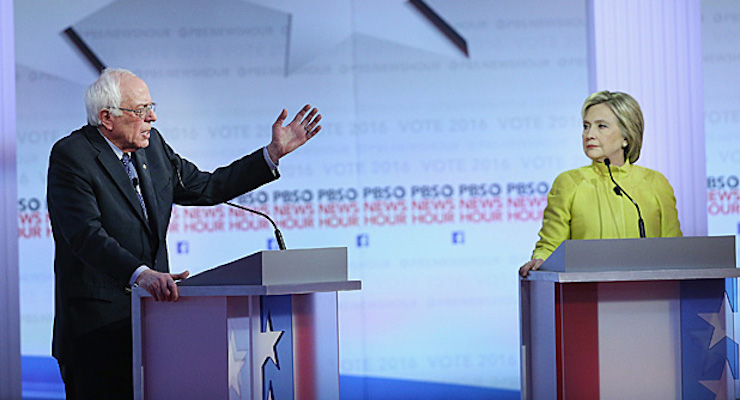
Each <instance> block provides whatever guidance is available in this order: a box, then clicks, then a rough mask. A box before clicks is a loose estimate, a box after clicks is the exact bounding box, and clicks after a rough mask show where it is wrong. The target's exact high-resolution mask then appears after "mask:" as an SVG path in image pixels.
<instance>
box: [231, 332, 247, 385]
mask: <svg viewBox="0 0 740 400" xmlns="http://www.w3.org/2000/svg"><path fill="white" fill-rule="evenodd" d="M229 336H230V337H229V388H230V389H234V391H235V392H236V394H237V396H239V397H241V395H242V393H241V392H242V382H241V371H242V367H244V364H245V363H246V359H247V352H246V351H244V350H237V349H236V338H235V337H234V331H233V330H232V331H231V334H230V335H229Z"/></svg>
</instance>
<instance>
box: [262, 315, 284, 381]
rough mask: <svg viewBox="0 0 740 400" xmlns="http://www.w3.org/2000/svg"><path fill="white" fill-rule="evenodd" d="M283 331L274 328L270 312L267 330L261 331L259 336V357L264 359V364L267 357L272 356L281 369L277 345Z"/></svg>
mask: <svg viewBox="0 0 740 400" xmlns="http://www.w3.org/2000/svg"><path fill="white" fill-rule="evenodd" d="M283 333H285V331H273V330H272V320H271V319H270V315H269V314H268V315H267V327H266V330H265V332H260V334H259V335H258V337H257V341H258V344H257V357H259V358H258V359H259V360H262V365H265V363H267V359H268V358H270V359H272V362H273V363H275V366H277V367H278V369H280V364H279V363H278V358H277V350H276V346H277V344H278V342H279V341H280V338H281V337H282V336H283Z"/></svg>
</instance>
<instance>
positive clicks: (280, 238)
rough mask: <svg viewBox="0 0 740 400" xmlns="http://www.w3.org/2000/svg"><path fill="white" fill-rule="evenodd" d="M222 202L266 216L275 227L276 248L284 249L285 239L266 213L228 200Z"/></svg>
mask: <svg viewBox="0 0 740 400" xmlns="http://www.w3.org/2000/svg"><path fill="white" fill-rule="evenodd" d="M224 204H226V205H227V206H232V207H234V208H238V209H240V210H244V211H249V212H251V213H255V214H257V215H260V216H263V217H265V218H267V220H268V221H270V223H271V224H272V227H273V228H274V229H275V239H276V240H277V242H278V248H279V249H280V250H285V241H284V240H283V234H282V233H281V232H280V229H278V227H277V225H276V224H275V221H273V220H272V218H270V217H269V216H268V215H267V214H265V213H263V212H262V211H257V210H253V209H251V208H249V207H244V206H242V205H239V204H236V203H232V202H230V201H225V202H224Z"/></svg>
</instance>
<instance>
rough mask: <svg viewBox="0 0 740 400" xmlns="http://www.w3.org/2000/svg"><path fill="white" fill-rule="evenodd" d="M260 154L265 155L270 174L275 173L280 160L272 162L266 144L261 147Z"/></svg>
mask: <svg viewBox="0 0 740 400" xmlns="http://www.w3.org/2000/svg"><path fill="white" fill-rule="evenodd" d="M262 155H263V156H264V157H265V162H266V163H267V166H268V167H270V171H272V174H273V175H274V174H275V171H277V168H278V165H280V162H279V161H278V162H276V163H274V162H272V158H270V153H268V152H267V146H265V147H263V148H262Z"/></svg>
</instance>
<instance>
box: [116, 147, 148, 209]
mask: <svg viewBox="0 0 740 400" xmlns="http://www.w3.org/2000/svg"><path fill="white" fill-rule="evenodd" d="M121 161H122V162H123V166H124V168H126V174H128V178H129V179H130V180H131V184H132V185H134V191H135V192H136V197H138V198H139V204H141V209H142V210H144V218H146V219H147V221H148V220H149V216H148V215H147V213H146V205H144V198H143V197H141V192H139V188H138V186H139V185H138V183H139V179H138V178H137V177H136V175H135V174H136V172H135V169H134V164H133V163H132V162H131V156H130V155H129V154H128V153H123V158H121Z"/></svg>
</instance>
